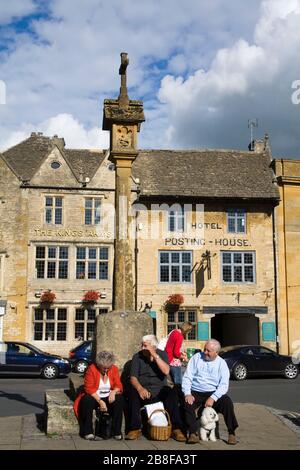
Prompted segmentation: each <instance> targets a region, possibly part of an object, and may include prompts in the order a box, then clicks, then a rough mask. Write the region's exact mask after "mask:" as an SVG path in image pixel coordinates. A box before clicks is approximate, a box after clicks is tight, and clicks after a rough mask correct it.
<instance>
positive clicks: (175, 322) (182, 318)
mask: <svg viewBox="0 0 300 470" xmlns="http://www.w3.org/2000/svg"><path fill="white" fill-rule="evenodd" d="M187 321H189V322H190V323H192V324H193V329H192V331H190V333H189V334H188V336H187V339H188V340H196V339H197V337H198V333H197V311H196V310H193V309H186V310H179V311H178V312H168V325H167V331H168V334H169V333H170V332H171V331H172V330H175V329H176V328H179V326H180V324H181V323H184V322H187Z"/></svg>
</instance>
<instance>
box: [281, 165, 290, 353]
mask: <svg viewBox="0 0 300 470" xmlns="http://www.w3.org/2000/svg"><path fill="white" fill-rule="evenodd" d="M281 176H282V177H284V162H283V159H281ZM285 215H286V214H285V187H284V182H282V217H283V221H282V225H283V241H284V279H285V308H286V332H287V348H288V354H290V324H289V290H288V273H287V269H288V266H287V244H286V222H285V219H286V216H285Z"/></svg>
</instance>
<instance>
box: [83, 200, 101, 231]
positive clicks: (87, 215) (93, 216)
mask: <svg viewBox="0 0 300 470" xmlns="http://www.w3.org/2000/svg"><path fill="white" fill-rule="evenodd" d="M88 201H91V206H90V207H89V206H87V202H88ZM97 204H98V205H97ZM101 207H102V198H99V197H85V198H84V225H100V224H101Z"/></svg>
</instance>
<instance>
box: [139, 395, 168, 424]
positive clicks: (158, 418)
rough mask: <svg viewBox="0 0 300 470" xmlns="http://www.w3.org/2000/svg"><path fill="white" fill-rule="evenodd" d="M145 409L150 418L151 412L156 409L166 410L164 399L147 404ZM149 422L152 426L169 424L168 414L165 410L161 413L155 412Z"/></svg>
mask: <svg viewBox="0 0 300 470" xmlns="http://www.w3.org/2000/svg"><path fill="white" fill-rule="evenodd" d="M145 409H146V412H147V415H148V418H150V416H151V413H153V411H155V410H164V404H163V402H162V401H159V402H157V403H151V405H145ZM149 423H150V424H151V426H168V420H167V418H166V415H165V414H164V413H163V412H160V413H158V412H157V413H154V414H153V415H152V417H151V418H150V421H149Z"/></svg>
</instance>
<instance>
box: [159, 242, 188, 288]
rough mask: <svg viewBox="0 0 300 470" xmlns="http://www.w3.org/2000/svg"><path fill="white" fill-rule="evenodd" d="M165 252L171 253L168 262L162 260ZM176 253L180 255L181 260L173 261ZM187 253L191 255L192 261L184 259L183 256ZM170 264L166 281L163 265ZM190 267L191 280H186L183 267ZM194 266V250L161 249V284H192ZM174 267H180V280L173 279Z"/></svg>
mask: <svg viewBox="0 0 300 470" xmlns="http://www.w3.org/2000/svg"><path fill="white" fill-rule="evenodd" d="M163 254H168V255H169V261H168V262H162V260H161V256H162V255H163ZM174 254H178V255H179V261H178V262H177V261H173V260H172V258H173V256H172V255H174ZM185 254H189V255H190V262H185V261H183V257H184V255H185ZM166 266H168V267H169V269H168V280H166V281H164V280H162V270H161V268H162V267H166ZM187 266H189V267H190V272H189V274H190V280H189V281H184V280H183V277H184V276H183V274H184V273H183V268H184V267H187ZM192 266H193V251H192V250H159V252H158V282H159V283H160V284H192V283H193V278H192ZM172 267H179V280H176V281H172V276H173V273H172Z"/></svg>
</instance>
